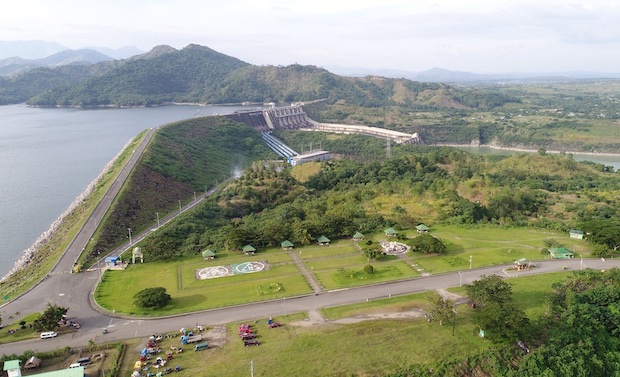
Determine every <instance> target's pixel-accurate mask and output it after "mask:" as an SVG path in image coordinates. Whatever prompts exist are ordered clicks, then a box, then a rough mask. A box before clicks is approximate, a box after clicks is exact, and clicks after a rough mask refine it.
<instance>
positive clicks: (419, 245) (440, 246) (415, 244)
mask: <svg viewBox="0 0 620 377" xmlns="http://www.w3.org/2000/svg"><path fill="white" fill-rule="evenodd" d="M411 247H412V249H413V250H414V251H418V252H421V253H426V254H441V253H444V252H445V251H446V245H444V243H443V242H441V240H440V239H439V238H435V237H433V236H431V235H430V234H422V235H421V236H417V237H416V238H414V239H413V240H412V241H411Z"/></svg>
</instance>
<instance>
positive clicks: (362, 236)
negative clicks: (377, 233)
mask: <svg viewBox="0 0 620 377" xmlns="http://www.w3.org/2000/svg"><path fill="white" fill-rule="evenodd" d="M353 238H364V235H363V234H362V233H360V232H355V234H354V235H353Z"/></svg>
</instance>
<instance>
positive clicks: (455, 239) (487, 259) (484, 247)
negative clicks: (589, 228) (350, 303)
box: [411, 225, 590, 273]
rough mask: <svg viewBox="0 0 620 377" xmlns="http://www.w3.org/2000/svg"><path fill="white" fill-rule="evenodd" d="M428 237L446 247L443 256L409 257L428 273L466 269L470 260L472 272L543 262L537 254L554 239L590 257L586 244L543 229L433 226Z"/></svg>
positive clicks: (577, 252) (542, 256)
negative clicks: (530, 261) (520, 260)
mask: <svg viewBox="0 0 620 377" xmlns="http://www.w3.org/2000/svg"><path fill="white" fill-rule="evenodd" d="M430 234H431V235H433V236H435V237H438V238H439V239H441V240H442V241H443V242H444V243H445V244H446V246H447V253H446V254H445V255H420V254H416V253H411V255H412V256H413V259H414V260H415V261H416V263H418V264H419V265H420V267H422V268H423V269H424V270H425V271H427V272H430V273H440V272H447V271H458V270H465V269H468V268H469V267H470V266H469V258H470V256H471V261H472V263H471V266H472V268H477V267H486V266H494V265H502V264H511V263H512V262H514V261H515V260H518V259H520V258H526V259H528V260H536V259H543V258H544V257H545V256H544V255H542V254H541V252H540V250H541V249H542V248H544V247H545V245H544V240H546V239H556V240H558V241H559V242H561V243H563V244H564V245H566V247H567V248H568V249H570V250H573V251H574V252H576V254H583V255H584V256H588V255H590V249H589V244H588V243H587V242H584V241H574V240H572V239H570V238H569V237H568V234H566V233H561V232H555V231H551V230H546V229H536V228H501V227H483V226H481V227H471V228H470V227H458V226H444V225H437V226H434V227H432V228H431V233H430Z"/></svg>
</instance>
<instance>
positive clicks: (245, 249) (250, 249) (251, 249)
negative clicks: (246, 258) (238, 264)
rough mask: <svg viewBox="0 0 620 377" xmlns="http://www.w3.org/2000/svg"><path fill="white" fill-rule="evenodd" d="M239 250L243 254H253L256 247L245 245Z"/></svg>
mask: <svg viewBox="0 0 620 377" xmlns="http://www.w3.org/2000/svg"><path fill="white" fill-rule="evenodd" d="M241 250H243V254H254V253H255V252H256V249H255V248H254V246H252V245H245V246H244V247H242V248H241Z"/></svg>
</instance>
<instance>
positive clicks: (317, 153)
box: [291, 151, 330, 160]
mask: <svg viewBox="0 0 620 377" xmlns="http://www.w3.org/2000/svg"><path fill="white" fill-rule="evenodd" d="M329 153H330V152H329V151H314V152H310V153H304V154H300V155H297V156H293V157H291V159H292V160H301V159H304V158H311V157H316V156H321V155H324V154H329Z"/></svg>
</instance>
